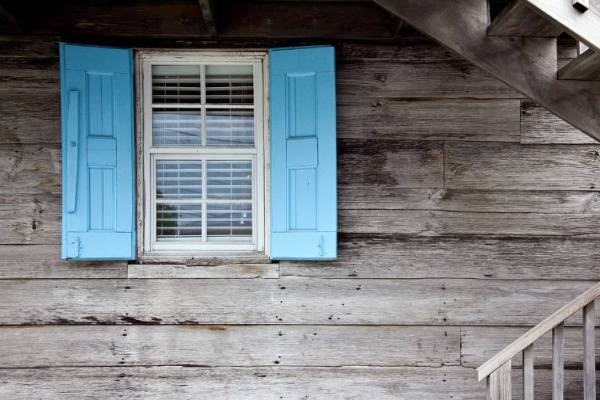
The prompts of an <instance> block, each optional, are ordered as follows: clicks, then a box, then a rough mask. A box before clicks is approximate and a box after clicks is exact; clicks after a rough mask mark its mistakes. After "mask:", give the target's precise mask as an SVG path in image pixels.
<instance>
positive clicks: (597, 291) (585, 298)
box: [477, 283, 600, 381]
mask: <svg viewBox="0 0 600 400" xmlns="http://www.w3.org/2000/svg"><path fill="white" fill-rule="evenodd" d="M598 297H600V283H597V284H596V285H594V286H592V287H591V288H590V289H588V290H587V291H586V292H584V293H583V294H581V295H579V296H578V297H576V298H575V299H574V300H573V301H571V302H570V303H568V304H567V305H565V306H563V307H561V308H560V309H558V310H557V311H556V312H554V313H553V314H552V315H550V316H549V317H548V318H546V319H544V320H543V321H542V322H540V323H539V324H537V325H536V326H535V327H533V328H532V329H530V330H529V331H527V332H526V333H525V334H523V335H522V336H521V337H520V338H518V339H517V340H515V341H514V342H512V343H511V344H509V345H508V346H506V347H505V348H504V349H502V350H501V351H500V352H498V353H497V354H496V355H495V356H493V357H492V358H490V359H489V360H488V361H486V362H485V363H483V364H482V365H481V366H480V367H479V368H477V376H478V378H479V381H482V380H484V379H486V378H487V377H488V376H489V375H490V374H491V373H492V372H494V371H496V370H497V369H498V368H500V367H501V366H502V365H504V364H505V363H506V362H508V361H510V360H511V359H512V358H513V357H514V356H516V355H517V354H519V352H521V351H523V350H525V349H526V348H527V347H529V346H530V345H532V344H533V342H535V341H536V340H537V339H539V338H540V337H541V336H543V335H544V334H546V333H548V332H549V331H551V330H552V329H554V328H555V327H557V326H558V325H560V324H562V323H563V322H564V321H565V320H566V319H567V318H569V317H570V316H571V315H573V314H575V313H576V312H577V311H579V310H581V309H582V308H583V307H585V306H587V305H588V304H590V303H591V302H593V301H594V300H596V298H598Z"/></svg>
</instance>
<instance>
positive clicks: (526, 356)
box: [523, 344, 535, 400]
mask: <svg viewBox="0 0 600 400" xmlns="http://www.w3.org/2000/svg"><path fill="white" fill-rule="evenodd" d="M534 358H535V355H534V353H533V344H530V345H529V346H527V347H526V348H525V350H523V400H533V399H534V397H533V395H534V379H533V363H534Z"/></svg>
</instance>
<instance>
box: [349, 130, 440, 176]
mask: <svg viewBox="0 0 600 400" xmlns="http://www.w3.org/2000/svg"><path fill="white" fill-rule="evenodd" d="M338 154H339V158H338V170H339V171H350V170H352V171H353V172H352V173H351V174H350V173H340V174H339V175H338V185H342V186H343V185H349V184H351V185H361V184H382V185H391V186H395V187H398V186H399V187H407V188H431V187H442V185H443V173H444V171H443V170H444V166H443V157H444V154H443V146H442V144H441V143H437V142H391V143H390V142H389V141H386V140H357V139H343V140H339V141H338Z"/></svg>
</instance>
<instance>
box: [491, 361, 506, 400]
mask: <svg viewBox="0 0 600 400" xmlns="http://www.w3.org/2000/svg"><path fill="white" fill-rule="evenodd" d="M487 400H512V366H511V362H510V360H509V361H507V362H506V363H504V364H503V365H502V366H500V367H499V368H498V369H497V370H495V371H494V372H492V374H491V375H490V376H489V377H488V380H487Z"/></svg>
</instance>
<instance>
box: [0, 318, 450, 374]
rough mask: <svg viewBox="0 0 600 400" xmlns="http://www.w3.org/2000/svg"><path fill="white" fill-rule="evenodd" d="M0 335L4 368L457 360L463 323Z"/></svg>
mask: <svg viewBox="0 0 600 400" xmlns="http://www.w3.org/2000/svg"><path fill="white" fill-rule="evenodd" d="M0 338H2V343H3V345H2V347H1V348H0V359H2V367H3V368H21V367H22V368H25V367H27V368H30V367H49V366H52V367H57V366H97V365H105V366H119V365H190V364H192V365H203V366H269V365H280V366H342V365H343V366H379V367H385V366H387V367H390V366H413V367H423V366H433V367H440V366H448V365H459V364H460V330H459V328H458V327H402V326H314V325H313V326H289V325H272V326H260V325H254V326H235V325H230V326H226V325H179V326H175V325H163V326H146V325H134V326H116V325H111V326H99V325H92V326H81V325H79V326H48V327H4V328H0ZM341 339H343V340H341ZM324 354H326V355H327V356H326V357H323V355H324Z"/></svg>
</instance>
